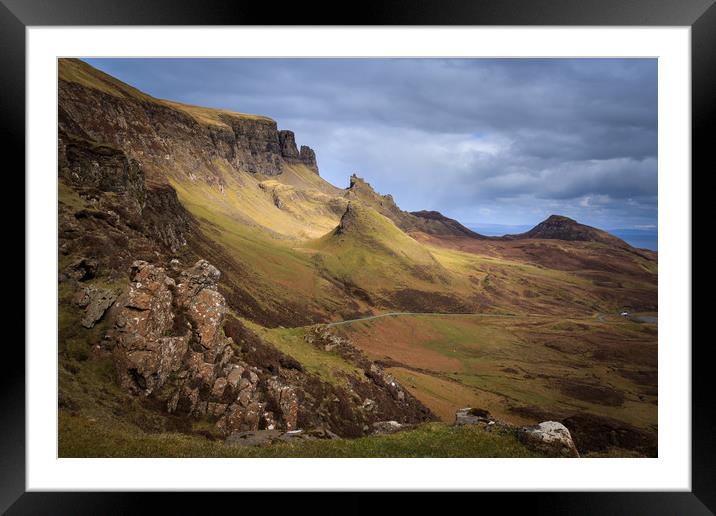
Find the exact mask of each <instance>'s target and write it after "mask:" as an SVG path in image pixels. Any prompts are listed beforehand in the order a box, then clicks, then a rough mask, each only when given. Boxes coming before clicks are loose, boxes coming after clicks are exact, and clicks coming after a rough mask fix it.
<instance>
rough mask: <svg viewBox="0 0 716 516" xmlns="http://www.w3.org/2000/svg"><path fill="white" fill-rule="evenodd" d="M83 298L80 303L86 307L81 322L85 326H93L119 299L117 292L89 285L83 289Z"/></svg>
mask: <svg viewBox="0 0 716 516" xmlns="http://www.w3.org/2000/svg"><path fill="white" fill-rule="evenodd" d="M83 291H84V292H83V293H82V299H81V301H80V302H79V303H78V305H80V306H84V307H85V314H84V316H83V317H82V321H81V324H82V326H84V327H85V328H92V327H94V325H95V324H96V323H97V321H99V320H100V319H101V318H102V316H104V314H105V312H106V311H107V310H108V309H109V307H110V306H112V304H113V303H114V302H115V300H116V299H117V292H116V291H114V290H110V289H103V288H95V287H87V288H84V289H83Z"/></svg>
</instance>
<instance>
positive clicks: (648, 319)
mask: <svg viewBox="0 0 716 516" xmlns="http://www.w3.org/2000/svg"><path fill="white" fill-rule="evenodd" d="M403 315H407V316H411V315H412V316H415V315H432V316H441V317H446V316H459V317H465V316H473V317H544V318H557V317H558V316H556V315H547V314H485V313H441V312H389V313H386V314H378V315H367V316H365V317H358V318H357V319H346V320H345V321H336V322H332V323H327V324H326V326H327V327H329V328H331V327H334V326H342V325H344V324H350V323H354V322H358V321H370V320H372V319H380V318H382V317H398V316H403ZM605 315H606V314H601V313H599V314H596V315H592V316H588V317H565V318H564V319H565V320H573V321H574V320H577V321H579V320H585V319H588V320H591V319H594V318H595V317H596V319H597V320H598V321H599V322H607V320H606V319H605ZM634 319H636V320H637V322H648V323H654V324H655V323H656V322H657V318H656V317H654V316H650V317H647V316H643V317H641V318H638V317H635V318H634Z"/></svg>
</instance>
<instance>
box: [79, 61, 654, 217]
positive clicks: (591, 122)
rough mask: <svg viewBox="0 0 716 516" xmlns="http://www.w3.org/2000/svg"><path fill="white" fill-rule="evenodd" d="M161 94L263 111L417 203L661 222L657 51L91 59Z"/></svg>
mask: <svg viewBox="0 0 716 516" xmlns="http://www.w3.org/2000/svg"><path fill="white" fill-rule="evenodd" d="M86 61H87V62H89V63H90V64H92V65H94V66H96V67H97V68H100V69H101V70H103V71H105V72H107V73H109V74H111V75H113V76H115V77H117V78H119V79H120V80H122V81H125V82H127V83H129V84H131V85H133V86H135V87H137V88H139V89H141V90H142V91H144V92H146V93H149V94H150V95H153V96H155V97H159V98H165V99H171V100H178V101H181V102H186V103H190V104H197V105H201V106H209V107H216V108H222V109H230V110H234V111H240V112H244V113H254V114H261V115H266V116H269V117H271V118H273V119H274V120H276V121H277V123H278V126H279V129H290V130H292V131H294V132H295V133H296V142H297V144H298V145H299V146H300V145H308V146H310V147H312V148H313V149H314V150H315V151H316V154H317V158H318V166H319V169H320V173H321V176H322V177H324V178H325V179H327V180H328V181H330V182H331V183H333V184H334V185H336V186H339V187H346V186H348V178H349V176H350V175H351V174H352V173H356V174H357V175H359V176H361V177H363V178H364V179H366V180H367V181H368V182H369V183H371V184H372V185H373V187H374V188H375V189H376V190H377V191H378V192H380V193H383V194H385V193H390V194H392V195H393V197H394V198H395V200H396V202H397V203H398V205H399V206H400V207H401V208H402V209H405V210H410V211H415V210H423V209H425V210H437V211H440V212H442V213H443V214H444V215H447V216H449V217H452V218H455V219H458V220H459V221H460V222H462V223H463V224H466V225H471V226H474V227H479V226H480V225H500V226H519V225H529V226H531V225H534V224H536V223H538V222H540V221H541V220H543V219H545V218H546V217H547V216H549V215H550V214H561V215H567V216H570V217H572V218H575V219H576V220H578V221H580V222H583V223H585V224H589V225H593V226H596V227H600V228H606V229H612V228H628V229H642V230H653V229H655V228H656V226H657V61H656V59H87V60H86Z"/></svg>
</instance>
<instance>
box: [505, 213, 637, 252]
mask: <svg viewBox="0 0 716 516" xmlns="http://www.w3.org/2000/svg"><path fill="white" fill-rule="evenodd" d="M503 238H505V239H508V240H521V239H525V238H531V239H537V238H539V239H546V240H567V241H571V242H600V243H603V244H610V245H615V246H618V247H631V246H630V245H629V244H627V243H626V242H625V241H624V240H622V239H620V238H617V237H615V236H614V235H610V234H609V233H607V232H606V231H602V230H601V229H597V228H593V227H591V226H587V225H585V224H580V223H579V222H577V221H576V220H574V219H570V218H569V217H565V216H563V215H550V216H549V217H548V218H547V219H546V220H544V221H542V222H540V223H539V224H537V225H536V226H535V227H533V228H532V229H530V230H529V231H527V232H526V233H520V234H517V235H505V236H504V237H503Z"/></svg>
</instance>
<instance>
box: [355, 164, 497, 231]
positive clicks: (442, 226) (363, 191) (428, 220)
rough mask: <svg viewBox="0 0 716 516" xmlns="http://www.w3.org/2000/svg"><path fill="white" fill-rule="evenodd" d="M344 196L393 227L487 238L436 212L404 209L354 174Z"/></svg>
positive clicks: (390, 197)
mask: <svg viewBox="0 0 716 516" xmlns="http://www.w3.org/2000/svg"><path fill="white" fill-rule="evenodd" d="M345 197H346V198H347V199H349V200H353V199H356V200H360V201H361V202H362V203H364V204H367V205H368V206H370V207H371V208H373V209H374V210H376V211H377V212H378V213H380V214H381V215H384V216H386V217H388V218H389V219H390V220H392V221H393V222H394V223H395V225H396V226H398V227H399V228H400V229H402V230H403V231H405V232H408V233H409V232H415V231H420V232H423V233H428V234H430V235H437V236H448V237H469V238H477V239H484V238H487V237H484V236H483V235H480V234H478V233H475V232H474V231H472V230H470V229H468V228H466V227H465V226H463V225H462V224H460V223H459V222H458V221H456V220H453V219H450V218H448V217H445V216H444V215H442V214H441V213H439V212H437V211H416V212H407V211H403V210H401V209H400V208H399V207H398V205H397V204H396V203H395V200H394V199H393V196H392V195H389V194H388V195H380V194H379V193H377V192H376V191H375V190H374V189H373V187H372V186H371V185H370V183H368V182H367V181H365V180H364V179H363V178H361V177H358V176H357V175H356V174H353V175H351V177H350V184H349V186H348V188H347V189H346V192H345Z"/></svg>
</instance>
